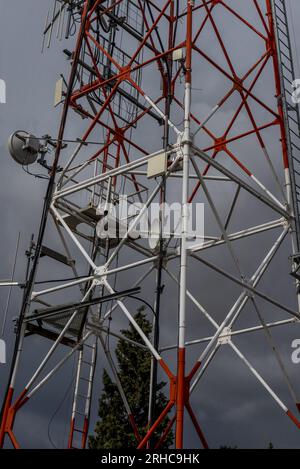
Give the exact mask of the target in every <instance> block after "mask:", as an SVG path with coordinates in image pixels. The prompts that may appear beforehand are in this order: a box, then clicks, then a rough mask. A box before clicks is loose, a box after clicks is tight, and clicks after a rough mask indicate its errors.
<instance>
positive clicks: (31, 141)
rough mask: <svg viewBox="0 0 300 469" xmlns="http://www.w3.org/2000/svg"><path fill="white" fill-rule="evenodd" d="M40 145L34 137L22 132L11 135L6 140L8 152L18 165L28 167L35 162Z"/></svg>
mask: <svg viewBox="0 0 300 469" xmlns="http://www.w3.org/2000/svg"><path fill="white" fill-rule="evenodd" d="M40 148H41V144H40V141H39V139H37V138H35V137H34V135H31V134H29V133H28V132H25V131H23V130H18V131H17V132H15V133H13V134H12V135H11V136H10V138H9V140H8V150H9V153H10V154H11V156H12V158H13V159H14V160H15V161H16V162H17V163H19V164H21V165H25V166H28V165H30V164H33V163H35V161H36V160H37V157H38V154H39V150H40Z"/></svg>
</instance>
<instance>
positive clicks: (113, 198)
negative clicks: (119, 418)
mask: <svg viewBox="0 0 300 469" xmlns="http://www.w3.org/2000/svg"><path fill="white" fill-rule="evenodd" d="M55 36H57V38H58V39H63V40H64V41H66V43H67V45H69V46H68V47H69V48H66V49H65V50H64V53H65V55H66V58H67V59H68V60H69V63H70V73H69V78H68V79H64V78H63V77H62V78H61V79H60V80H59V81H58V82H57V84H56V89H55V101H56V105H60V106H61V107H62V116H61V123H60V128H59V133H58V136H57V137H56V138H55V139H54V138H51V137H48V136H46V137H44V138H43V140H38V139H37V138H35V137H34V136H33V135H31V134H29V133H27V132H24V133H22V132H17V133H16V134H14V135H13V136H12V137H11V140H10V152H11V154H12V156H13V157H14V158H15V159H16V160H17V162H19V163H21V164H31V165H34V164H38V163H37V158H38V157H39V155H41V156H40V159H39V160H38V161H39V163H40V164H42V165H43V166H44V167H45V168H46V170H47V169H48V171H49V175H50V177H49V181H48V188H47V192H46V196H45V203H44V208H43V212H42V216H41V222H40V229H39V233H38V235H37V237H36V240H35V241H34V242H33V244H32V246H31V248H32V256H30V269H29V275H28V278H27V279H26V282H25V290H24V298H23V304H22V308H21V311H20V315H19V320H18V323H17V332H16V343H15V348H14V353H13V357H12V360H11V373H10V377H9V385H8V388H7V392H6V395H5V400H4V404H3V408H2V420H1V432H0V442H1V445H3V444H4V441H5V438H9V439H10V440H11V442H12V444H13V446H14V447H15V448H18V447H19V443H18V435H17V434H16V433H17V432H16V431H15V430H14V424H15V420H16V419H19V418H22V410H23V407H24V406H26V404H27V402H28V401H29V400H32V399H34V397H35V395H36V393H38V392H39V393H43V389H44V386H46V385H47V384H48V382H51V379H52V377H53V376H54V375H55V373H56V372H58V370H60V369H61V368H62V367H63V366H64V365H65V364H66V363H67V362H68V361H69V360H70V358H71V357H74V356H76V357H77V373H76V380H75V385H74V392H73V410H72V415H70V430H69V443H68V446H69V448H75V447H80V448H85V447H86V443H87V436H88V432H89V421H90V413H91V401H92V395H93V392H95V391H97V389H95V387H94V386H93V384H94V378H95V370H96V366H97V357H98V359H99V356H100V355H101V356H103V357H106V358H107V363H108V366H109V371H110V375H111V377H112V378H113V379H114V381H115V383H116V385H117V387H118V389H119V392H120V395H121V397H122V401H123V404H124V406H125V409H126V411H127V414H128V419H129V421H130V423H131V425H132V427H133V429H134V433H135V436H136V446H137V448H146V447H147V446H148V445H149V444H150V445H151V441H152V435H153V434H154V432H155V431H156V430H157V428H159V426H160V424H161V423H162V422H163V421H164V419H165V418H166V417H167V416H168V417H169V423H168V425H167V427H166V428H165V430H164V432H163V433H162V434H161V438H160V441H159V443H158V444H157V447H159V445H160V444H161V443H162V442H163V441H164V440H165V438H166V437H167V435H168V432H170V431H171V429H172V428H174V433H175V441H176V448H183V447H184V446H185V445H186V442H185V439H184V438H185V435H186V433H185V428H186V426H187V425H190V423H192V425H193V428H194V429H195V431H196V433H197V435H198V436H199V440H200V443H201V445H202V446H203V447H204V448H207V447H208V446H209V444H210V443H211V444H213V442H209V441H208V439H207V437H206V432H205V425H204V426H203V425H202V423H201V422H200V421H199V419H198V417H199V415H198V409H196V408H195V406H194V405H193V403H194V398H195V396H196V395H197V391H198V390H199V389H201V383H202V379H203V377H204V376H206V375H208V374H209V372H210V370H211V369H212V367H213V363H214V360H215V357H216V356H219V355H222V352H223V350H224V348H227V349H230V350H231V351H232V352H233V354H234V355H235V356H236V357H237V360H241V361H242V362H243V363H244V365H245V367H246V369H248V371H249V375H251V374H252V375H253V376H254V378H255V379H256V381H257V386H258V387H259V386H260V387H262V388H263V389H264V390H265V392H266V395H268V396H269V397H270V398H271V399H272V400H273V401H274V405H277V406H279V407H280V408H281V410H282V412H283V415H284V414H286V416H287V417H289V418H290V420H291V424H294V425H296V426H297V427H298V428H300V420H299V419H298V417H296V412H297V408H299V406H300V404H299V402H300V401H298V399H297V397H296V391H295V388H294V384H296V383H292V380H291V379H290V377H289V374H288V371H287V368H286V366H285V363H284V360H283V358H282V357H281V354H280V351H279V350H278V349H277V347H276V342H277V341H278V340H279V339H280V333H281V331H283V330H284V328H286V327H287V326H288V327H295V329H296V328H297V325H298V323H299V319H300V314H299V306H300V293H299V286H300V285H299V281H300V274H299V266H300V253H299V244H300V226H299V209H300V207H299V202H300V198H299V197H300V192H299V191H300V136H299V135H300V119H299V109H298V107H297V105H296V104H294V103H293V101H292V93H293V88H292V83H293V81H294V80H295V78H297V77H295V72H294V67H293V58H292V45H291V39H290V33H289V23H288V13H287V9H286V2H285V1H284V0H249V1H247V2H233V1H230V0H222V1H221V0H220V1H209V0H69V1H67V0H53V9H51V11H50V13H49V14H48V16H47V21H46V26H45V31H44V48H45V49H47V47H50V45H51V43H52V44H53V42H54V41H55V40H56V38H55ZM49 149H50V150H51V151H52V153H53V160H51V161H50V159H49ZM46 159H47V160H48V161H46ZM176 204H177V205H176ZM154 206H155V207H158V209H157V210H156V212H155V213H156V214H155V216H154V217H152V216H150V212H151V210H152V208H153V207H154ZM171 206H177V207H179V216H177V218H176V214H175V215H174V214H173V215H172V214H171V213H170V212H169V210H170V207H171ZM203 206H204V222H205V223H204V228H203V223H202V221H203V217H202V215H203ZM124 207H126V210H124ZM194 212H195V217H194ZM177 215H178V213H177ZM173 218H175V219H177V223H169V224H168V223H166V221H169V222H171V221H172V220H173ZM194 218H195V219H196V224H195V226H196V228H195V227H194V229H193V230H191V227H190V220H191V219H192V221H193V222H194V221H195V220H194ZM171 219H172V220H171ZM178 220H179V221H178ZM199 220H200V222H199ZM165 225H168V226H169V225H170V228H168V229H165ZM147 233H148V235H147ZM49 240H50V241H49ZM287 240H289V242H290V244H289V246H290V248H289V249H290V255H291V270H292V276H291V277H289V280H290V281H291V282H295V283H296V291H295V302H294V307H291V306H290V304H289V305H287V304H286V298H285V296H284V295H283V293H282V292H280V290H278V291H276V289H275V291H274V289H273V290H272V282H273V280H272V279H273V277H272V276H271V275H270V272H271V268H272V265H273V263H274V262H276V256H277V255H278V252H279V251H280V249H282V246H283V244H284V243H286V242H287ZM52 241H53V245H51V244H50V245H49V244H48V243H49V242H50V243H51V242H52ZM285 245H286V244H285ZM57 246H59V248H58V247H57ZM259 246H263V248H259ZM246 254H247V256H248V257H247V256H246ZM245 259H248V260H245ZM249 259H250V260H249ZM50 262H51V269H48V268H47V267H48V265H50V264H49V263H50ZM54 264H55V268H54V267H53V266H54ZM277 275H278V276H280V275H281V273H280V271H279V272H277ZM282 275H284V274H282ZM45 276H48V277H45ZM45 278H46V280H45ZM268 279H269V280H268ZM261 284H262V285H261ZM266 286H267V287H268V288H267V289H266ZM222 297H224V301H222ZM218 298H219V302H217V299H218ZM177 300H178V301H177ZM296 300H297V301H296ZM143 302H144V303H145V302H146V304H148V306H149V305H150V307H147V311H148V313H149V317H150V315H151V318H152V319H153V334H152V338H151V340H149V339H148V337H146V335H145V334H144V333H143V331H142V330H141V329H140V328H139V326H138V324H137V323H136V321H135V319H134V311H135V310H136V308H137V305H138V304H139V303H140V304H144V303H143ZM123 317H124V318H125V319H126V321H127V320H129V321H130V323H131V324H132V326H133V327H134V328H135V329H136V331H137V332H138V334H139V335H140V337H141V340H142V344H141V343H136V344H133V345H135V346H136V347H143V348H144V349H147V350H148V352H149V355H150V356H151V357H152V369H151V377H150V383H151V389H150V399H149V422H148V427H147V428H145V430H144V432H142V433H141V431H140V430H139V429H138V428H137V426H136V424H135V415H134V412H132V410H131V408H130V405H129V400H128V396H126V393H125V392H124V390H123V387H122V383H121V381H120V379H119V376H118V368H117V366H116V364H115V361H114V360H115V357H114V353H113V350H112V349H111V348H110V347H109V338H111V340H112V344H113V343H114V342H113V341H114V340H116V339H118V338H119V337H121V336H122V333H121V331H120V330H121V329H122V326H123V323H124V322H123V323H122V318H123ZM275 330H276V340H275V339H274V335H273V331H275ZM297 330H298V329H297ZM259 332H260V333H261V334H265V338H266V344H267V346H270V349H271V350H272V352H273V353H274V357H275V359H276V360H277V362H278V368H279V370H280V373H281V376H282V382H283V383H284V384H287V386H288V389H289V391H290V393H291V396H292V399H291V403H285V402H284V401H283V399H282V397H281V396H280V395H279V393H277V392H275V391H274V389H273V387H272V384H271V383H269V382H268V380H267V379H266V378H265V377H264V375H263V373H262V372H261V371H260V370H258V368H259V367H257V366H256V364H255V363H253V362H252V361H251V359H250V358H249V357H247V352H246V351H245V352H244V351H243V340H245V341H246V343H247V349H246V350H249V347H253V348H255V346H256V334H257V333H259ZM35 335H40V336H42V337H44V338H47V339H48V342H49V351H48V352H47V353H46V355H45V356H41V359H40V364H39V365H38V366H37V368H36V369H35V370H33V373H32V374H31V375H30V376H28V380H27V382H25V383H24V384H23V385H22V389H23V390H22V392H21V393H19V392H18V393H17V392H16V385H18V387H19V386H20V383H19V381H18V380H19V376H20V373H19V371H20V368H22V359H23V357H22V354H23V346H24V343H25V342H26V341H32V343H31V350H32V349H33V348H34V347H35V348H36V349H35V356H39V353H40V352H39V350H38V347H37V345H36V343H35V342H34V341H33V340H32V337H34V336H35ZM125 339H126V338H125ZM58 351H60V356H59V358H56V357H57V352H58ZM62 352H63V356H61V353H62ZM55 359H56V361H55ZM260 365H261V363H260ZM24 372H25V370H22V376H24ZM228 373H229V371H228ZM158 375H159V376H163V379H164V380H166V381H168V383H169V399H168V403H167V405H166V407H165V409H164V411H163V412H162V414H161V415H157V413H156V409H155V393H156V381H157V379H158ZM232 379H234V377H233V378H232ZM221 385H222V383H220V386H221ZM293 404H294V405H295V410H294V409H293V407H292V406H293ZM205 405H206V402H205V396H202V397H201V408H203V409H205ZM261 418H262V419H264V416H263V415H261ZM283 418H284V416H283ZM228 431H230V429H228Z"/></svg>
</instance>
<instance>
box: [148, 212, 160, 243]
mask: <svg viewBox="0 0 300 469" xmlns="http://www.w3.org/2000/svg"><path fill="white" fill-rule="evenodd" d="M159 234H160V226H159V219H158V218H155V219H154V220H153V222H152V223H151V228H150V236H149V238H148V243H149V247H150V249H152V250H155V249H156V248H157V247H158V245H159Z"/></svg>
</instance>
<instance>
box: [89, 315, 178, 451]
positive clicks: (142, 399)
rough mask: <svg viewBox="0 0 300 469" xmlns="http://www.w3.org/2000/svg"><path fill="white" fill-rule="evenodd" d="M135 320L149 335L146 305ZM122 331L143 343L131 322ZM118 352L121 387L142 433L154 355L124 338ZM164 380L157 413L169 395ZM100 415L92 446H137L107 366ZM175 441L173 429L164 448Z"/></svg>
mask: <svg viewBox="0 0 300 469" xmlns="http://www.w3.org/2000/svg"><path fill="white" fill-rule="evenodd" d="M135 321H136V322H137V324H138V325H139V326H140V327H141V329H142V330H143V332H144V333H145V334H146V336H147V337H148V338H149V337H150V334H151V330H152V327H151V324H150V322H149V320H148V319H147V317H146V314H145V312H144V308H143V307H142V308H140V309H139V310H138V311H137V313H136V315H135ZM122 334H123V335H124V336H125V337H127V338H128V339H131V340H133V341H135V342H138V343H143V341H142V339H141V338H140V336H139V334H138V333H137V332H136V330H135V329H134V328H133V326H132V325H131V324H130V325H129V328H128V330H123V331H122ZM115 354H116V357H117V363H118V370H119V378H120V381H121V383H122V387H123V389H124V392H125V394H126V397H127V399H128V402H129V405H130V408H131V410H132V413H133V415H134V417H135V422H136V425H137V428H138V430H139V433H140V435H141V436H143V435H145V432H146V430H147V423H148V401H149V386H150V369H151V356H150V354H149V352H148V351H147V350H144V349H142V348H140V347H136V346H134V345H133V344H131V343H129V342H127V341H126V340H123V339H120V340H119V342H118V345H117V347H116V350H115ZM165 384H166V383H164V382H160V383H158V386H157V393H156V395H157V399H156V414H157V416H158V415H159V414H160V413H161V412H162V410H163V409H164V407H165V406H166V404H167V398H166V396H165V395H164V393H163V391H162V389H163V388H164V386H165ZM98 415H99V418H100V419H99V420H98V422H97V423H96V427H95V432H94V435H93V436H90V438H89V448H91V449H112V448H114V449H125V448H136V447H137V441H136V438H135V436H134V433H133V429H132V426H131V425H130V423H129V421H128V416H127V414H126V411H125V408H124V405H123V402H122V399H121V397H120V394H119V391H118V388H117V386H116V384H114V383H113V382H112V380H111V378H110V376H109V374H108V373H107V371H106V370H104V372H103V392H102V395H101V398H100V399H99V411H98ZM167 424H168V419H165V421H164V422H163V424H162V425H161V426H160V428H159V429H158V431H157V433H155V435H154V437H153V440H154V443H155V441H157V440H158V438H159V437H160V435H161V433H162V431H163V429H164V428H165V427H166V425H167ZM172 443H173V433H172V432H170V433H169V436H168V438H167V439H166V441H165V442H164V444H163V445H162V448H168V447H169V446H170V445H171V444H172Z"/></svg>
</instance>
